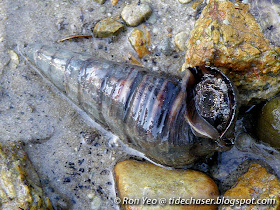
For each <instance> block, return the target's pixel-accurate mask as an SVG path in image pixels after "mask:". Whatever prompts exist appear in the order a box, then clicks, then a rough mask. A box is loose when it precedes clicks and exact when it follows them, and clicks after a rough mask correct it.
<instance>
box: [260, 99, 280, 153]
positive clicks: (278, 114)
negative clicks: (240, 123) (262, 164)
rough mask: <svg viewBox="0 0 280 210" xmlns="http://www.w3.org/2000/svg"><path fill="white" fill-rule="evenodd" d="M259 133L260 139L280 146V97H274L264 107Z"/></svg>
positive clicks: (277, 146) (274, 145)
mask: <svg viewBox="0 0 280 210" xmlns="http://www.w3.org/2000/svg"><path fill="white" fill-rule="evenodd" d="M256 131H257V134H258V137H259V138H260V140H262V141H263V142H266V143H269V144H270V145H271V146H273V147H276V148H277V149H279V148H280V98H279V97H277V98H274V99H272V100H270V101H269V102H267V103H266V104H265V105H264V107H263V108H262V111H261V114H260V116H259V119H258V126H257V129H256Z"/></svg>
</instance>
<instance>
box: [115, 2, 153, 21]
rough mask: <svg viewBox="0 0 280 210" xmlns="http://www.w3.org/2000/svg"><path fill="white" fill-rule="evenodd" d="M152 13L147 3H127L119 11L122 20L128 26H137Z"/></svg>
mask: <svg viewBox="0 0 280 210" xmlns="http://www.w3.org/2000/svg"><path fill="white" fill-rule="evenodd" d="M151 14H152V9H151V7H150V6H149V5H148V4H129V5H127V6H125V7H124V8H123V10H122V12H121V16H122V18H123V20H124V21H125V22H126V24H127V25H129V26H138V25H139V24H140V23H142V22H143V21H145V20H146V19H147V18H149V16H150V15H151Z"/></svg>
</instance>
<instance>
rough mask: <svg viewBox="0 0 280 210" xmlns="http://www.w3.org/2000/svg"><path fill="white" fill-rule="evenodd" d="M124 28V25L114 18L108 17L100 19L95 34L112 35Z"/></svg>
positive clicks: (101, 36)
mask: <svg viewBox="0 0 280 210" xmlns="http://www.w3.org/2000/svg"><path fill="white" fill-rule="evenodd" d="M123 29H124V25H123V24H121V23H119V22H118V21H116V20H114V19H112V18H106V19H103V20H101V21H99V22H98V23H97V24H96V25H95V27H94V29H93V34H94V36H95V37H97V38H105V37H112V36H115V35H117V34H118V33H119V32H120V31H122V30H123Z"/></svg>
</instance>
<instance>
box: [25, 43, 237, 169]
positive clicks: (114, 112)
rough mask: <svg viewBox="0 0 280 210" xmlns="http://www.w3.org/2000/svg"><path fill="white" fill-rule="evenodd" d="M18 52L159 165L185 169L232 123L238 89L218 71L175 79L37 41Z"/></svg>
mask: <svg viewBox="0 0 280 210" xmlns="http://www.w3.org/2000/svg"><path fill="white" fill-rule="evenodd" d="M20 51H21V53H22V55H23V56H24V57H25V58H26V59H27V60H29V61H30V62H31V63H32V64H34V65H35V66H36V67H37V69H38V70H39V71H40V73H41V74H43V75H44V76H45V77H47V78H48V79H49V80H50V81H51V82H52V83H53V84H54V85H55V86H56V87H57V88H58V89H59V90H60V91H61V92H63V93H64V94H65V95H66V96H67V97H68V98H70V99H71V100H72V101H73V102H74V103H75V104H77V105H78V106H80V107H81V108H82V109H83V110H84V111H85V112H86V113H87V114H88V115H90V116H91V117H92V118H94V119H95V120H96V121H97V122H99V123H100V124H102V125H103V126H104V127H106V128H108V129H110V130H111V131H112V132H113V133H115V134H116V135H118V136H119V137H120V139H121V140H122V141H123V142H124V143H126V144H128V145H129V146H131V147H133V148H135V149H136V150H138V151H140V152H142V153H144V154H145V156H146V157H147V158H148V159H151V160H153V161H154V162H157V163H159V164H162V165H166V166H173V167H182V166H185V165H188V164H191V163H193V162H194V161H196V160H197V159H199V158H201V157H205V156H208V155H211V154H213V152H215V151H224V150H228V149H229V148H230V147H229V146H228V145H226V143H225V141H224V140H223V138H224V137H225V136H226V135H225V134H226V133H228V132H229V130H230V127H232V125H233V124H234V119H235V117H236V110H237V107H236V94H235V91H234V88H233V86H232V84H231V82H230V80H229V79H228V78H227V77H226V76H225V75H224V74H223V73H222V72H220V71H219V70H218V69H217V68H214V67H207V66H201V67H196V68H191V69H188V70H187V71H186V76H185V77H184V78H183V79H181V78H179V77H176V76H172V75H167V74H162V73H155V72H149V71H148V70H147V69H145V68H142V67H139V66H134V65H128V64H123V63H116V62H111V61H107V60H104V59H99V58H92V57H91V56H89V55H85V54H78V53H74V52H71V51H67V50H62V49H59V50H57V49H56V48H52V47H49V46H42V45H25V46H24V47H23V48H22V49H20Z"/></svg>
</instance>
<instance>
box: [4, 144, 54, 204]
mask: <svg viewBox="0 0 280 210" xmlns="http://www.w3.org/2000/svg"><path fill="white" fill-rule="evenodd" d="M0 206H1V209H53V207H52V204H51V202H50V200H49V198H47V197H45V196H44V194H43V191H42V188H41V185H40V179H39V177H38V175H37V173H36V171H35V170H34V169H33V168H32V165H31V163H30V161H29V160H28V158H27V156H26V154H25V152H24V151H23V149H22V147H21V145H20V144H19V143H11V144H10V145H7V146H4V145H1V144H0Z"/></svg>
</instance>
